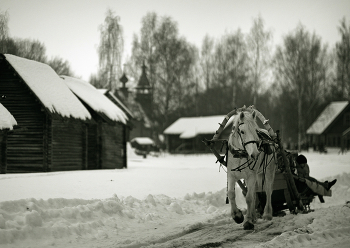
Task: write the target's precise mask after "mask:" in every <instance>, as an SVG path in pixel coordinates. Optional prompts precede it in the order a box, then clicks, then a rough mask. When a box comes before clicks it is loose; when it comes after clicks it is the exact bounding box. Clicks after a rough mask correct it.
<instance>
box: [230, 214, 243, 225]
mask: <svg viewBox="0 0 350 248" xmlns="http://www.w3.org/2000/svg"><path fill="white" fill-rule="evenodd" d="M233 220H234V221H235V222H236V223H237V224H241V223H242V222H243V221H244V216H243V215H242V216H236V217H234V218H233Z"/></svg>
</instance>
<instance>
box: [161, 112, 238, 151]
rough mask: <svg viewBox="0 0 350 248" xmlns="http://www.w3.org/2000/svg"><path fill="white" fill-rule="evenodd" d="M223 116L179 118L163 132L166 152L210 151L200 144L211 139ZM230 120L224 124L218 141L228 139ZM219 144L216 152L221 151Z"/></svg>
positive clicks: (230, 126)
mask: <svg viewBox="0 0 350 248" xmlns="http://www.w3.org/2000/svg"><path fill="white" fill-rule="evenodd" d="M224 118H225V116H223V115H215V116H204V117H203V116H202V117H181V118H179V119H178V120H176V121H175V122H174V123H173V124H171V125H170V126H169V127H167V128H166V129H165V130H164V132H163V133H164V136H165V141H166V147H167V150H168V151H169V152H170V153H206V152H210V150H209V149H208V148H207V147H206V146H205V145H204V144H203V143H202V140H203V139H208V140H210V139H212V138H213V135H214V134H215V131H216V130H217V129H218V127H219V123H221V122H222V120H223V119H224ZM232 120H233V118H231V119H230V120H229V122H228V123H227V124H226V126H225V129H224V130H223V132H222V134H221V136H220V137H219V139H228V136H229V134H230V132H231V129H232ZM219 143H220V142H218V143H217V144H216V146H217V147H216V148H217V150H222V149H221V147H220V144H219Z"/></svg>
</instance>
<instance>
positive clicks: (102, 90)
mask: <svg viewBox="0 0 350 248" xmlns="http://www.w3.org/2000/svg"><path fill="white" fill-rule="evenodd" d="M97 90H98V91H99V92H101V93H102V94H104V95H105V96H107V95H108V96H110V97H111V98H112V99H113V100H114V101H115V102H116V104H117V105H118V106H120V107H121V108H122V110H123V111H125V112H126V113H127V114H128V115H129V116H131V118H134V115H133V114H132V112H131V111H130V110H129V109H128V108H127V107H126V106H125V105H124V104H123V102H122V101H120V100H119V99H118V97H116V96H115V95H114V94H113V93H112V92H111V91H109V90H107V89H97Z"/></svg>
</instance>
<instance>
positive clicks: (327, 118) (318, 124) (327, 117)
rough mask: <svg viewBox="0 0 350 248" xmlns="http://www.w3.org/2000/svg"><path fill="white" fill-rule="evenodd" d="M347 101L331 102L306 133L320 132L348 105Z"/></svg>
mask: <svg viewBox="0 0 350 248" xmlns="http://www.w3.org/2000/svg"><path fill="white" fill-rule="evenodd" d="M348 104H349V102H348V101H336V102H331V103H330V104H329V105H328V106H327V107H326V108H325V109H324V110H323V111H322V113H321V114H320V115H319V116H318V117H317V119H316V120H315V121H314V123H312V124H311V126H310V127H309V128H308V129H307V130H306V133H307V134H322V133H323V132H324V131H325V130H326V129H327V128H328V127H329V125H331V124H332V122H333V121H334V120H335V119H336V118H337V117H338V115H339V114H340V113H341V112H342V111H343V110H344V109H345V108H346V107H347V106H348Z"/></svg>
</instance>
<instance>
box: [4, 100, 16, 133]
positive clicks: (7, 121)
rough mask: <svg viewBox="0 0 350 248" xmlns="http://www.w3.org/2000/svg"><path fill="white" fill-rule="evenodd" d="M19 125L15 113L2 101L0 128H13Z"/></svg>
mask: <svg viewBox="0 0 350 248" xmlns="http://www.w3.org/2000/svg"><path fill="white" fill-rule="evenodd" d="M16 125H17V121H16V120H15V118H14V117H13V115H12V114H11V113H10V112H9V111H8V110H7V108H5V107H4V105H2V104H1V103H0V130H2V129H10V130H12V129H13V126H16Z"/></svg>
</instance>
